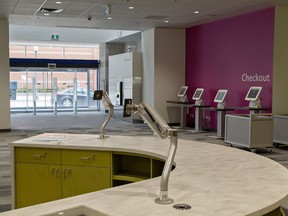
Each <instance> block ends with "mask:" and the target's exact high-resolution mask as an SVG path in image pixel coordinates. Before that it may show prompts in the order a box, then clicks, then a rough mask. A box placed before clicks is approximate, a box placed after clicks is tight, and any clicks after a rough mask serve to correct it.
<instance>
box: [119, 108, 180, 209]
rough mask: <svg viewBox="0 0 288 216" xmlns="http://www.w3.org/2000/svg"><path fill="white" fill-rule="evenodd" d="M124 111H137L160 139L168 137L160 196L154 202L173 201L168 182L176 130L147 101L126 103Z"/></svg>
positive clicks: (175, 143) (173, 155) (166, 202)
mask: <svg viewBox="0 0 288 216" xmlns="http://www.w3.org/2000/svg"><path fill="white" fill-rule="evenodd" d="M125 111H127V112H128V113H139V115H140V116H141V118H142V119H143V120H144V122H145V123H147V124H148V126H149V127H150V128H151V129H152V130H153V132H154V133H155V134H156V135H158V136H159V137H160V138H162V139H166V138H167V137H169V138H170V148H169V152H168V155H167V158H166V161H165V165H164V168H163V171H162V177H161V183H160V196H159V198H156V199H155V202H156V203H158V204H171V203H173V202H174V201H173V199H171V198H169V197H168V182H169V176H170V172H171V169H172V165H173V161H174V157H175V154H176V150H177V141H178V139H177V130H175V129H171V128H170V127H169V126H168V124H167V123H166V122H165V121H164V120H163V119H162V117H161V116H160V115H159V114H158V113H157V111H156V110H155V109H154V108H152V107H151V106H150V105H149V104H147V103H141V104H139V105H133V104H128V105H127V106H124V112H125Z"/></svg>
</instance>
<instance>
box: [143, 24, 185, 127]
mask: <svg viewBox="0 0 288 216" xmlns="http://www.w3.org/2000/svg"><path fill="white" fill-rule="evenodd" d="M142 49H143V100H144V101H146V102H148V103H150V104H151V105H152V106H154V107H155V109H156V110H157V111H158V112H159V114H160V115H161V116H162V117H163V118H164V119H165V120H166V121H167V122H168V123H177V122H179V120H180V111H179V107H175V106H174V107H169V104H168V106H167V103H166V101H167V100H178V98H177V93H178V91H179V89H180V87H181V86H182V85H184V84H185V29H165V28H156V29H150V30H147V31H144V32H143V33H142Z"/></svg>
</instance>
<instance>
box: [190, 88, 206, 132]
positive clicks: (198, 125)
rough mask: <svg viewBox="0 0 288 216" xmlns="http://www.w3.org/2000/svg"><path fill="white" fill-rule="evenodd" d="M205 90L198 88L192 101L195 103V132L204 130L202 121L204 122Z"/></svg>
mask: <svg viewBox="0 0 288 216" xmlns="http://www.w3.org/2000/svg"><path fill="white" fill-rule="evenodd" d="M203 92H204V89H203V88H197V89H196V90H195V92H194V94H193V96H192V100H194V101H195V103H194V107H195V131H201V130H202V121H203V109H202V107H203V106H204V100H203V99H202V95H203Z"/></svg>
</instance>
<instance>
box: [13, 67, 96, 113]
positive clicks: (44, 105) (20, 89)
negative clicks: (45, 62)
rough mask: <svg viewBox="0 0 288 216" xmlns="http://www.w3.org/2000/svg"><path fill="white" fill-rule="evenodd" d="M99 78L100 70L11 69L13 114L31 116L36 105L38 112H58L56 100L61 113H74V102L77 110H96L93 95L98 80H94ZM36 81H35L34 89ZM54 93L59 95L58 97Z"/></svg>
mask: <svg viewBox="0 0 288 216" xmlns="http://www.w3.org/2000/svg"><path fill="white" fill-rule="evenodd" d="M91 76H92V80H91ZM97 77H98V76H97V70H90V69H54V70H49V69H47V68H46V69H41V68H38V69H29V68H28V69H19V68H18V69H17V70H15V69H14V70H13V69H12V71H11V73H10V80H11V82H10V89H11V90H10V107H11V111H26V112H30V111H33V109H34V107H33V106H34V104H36V112H40V111H48V112H50V111H53V110H54V111H55V103H54V102H55V101H54V100H56V101H57V110H58V111H61V110H62V111H63V110H68V111H69V110H71V111H72V110H73V109H75V107H73V106H74V98H75V99H76V100H75V101H77V103H75V104H76V105H77V107H76V109H78V110H79V109H97V105H98V104H97V103H96V101H93V93H94V90H96V87H97V80H94V78H97ZM33 80H36V84H35V83H34V87H33ZM75 80H77V82H75ZM75 83H76V85H75ZM55 85H56V86H55ZM55 88H56V89H55ZM74 91H75V93H76V95H75V96H76V97H75V96H74V94H75V93H74ZM33 92H34V94H35V96H33ZM53 93H54V94H55V93H56V94H55V97H53ZM34 99H35V101H36V103H34Z"/></svg>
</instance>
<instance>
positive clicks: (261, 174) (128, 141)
mask: <svg viewBox="0 0 288 216" xmlns="http://www.w3.org/2000/svg"><path fill="white" fill-rule="evenodd" d="M53 136H54V135H53V134H43V135H39V136H35V137H31V138H28V139H24V140H20V141H17V142H14V143H12V144H11V148H12V150H13V148H14V147H17V146H18V147H21V146H24V147H38V148H58V149H59V148H60V149H83V150H87V149H91V150H100V151H101V150H103V151H117V152H130V153H137V154H144V155H148V156H152V157H156V158H160V159H163V158H165V157H166V155H167V152H168V148H169V140H160V139H159V138H157V137H152V136H145V137H142V136H129V137H128V136H110V138H108V139H106V140H99V139H98V137H99V136H98V135H83V134H82V135H75V134H63V135H61V136H60V137H63V139H62V138H61V140H58V141H57V140H55V141H53ZM57 137H59V135H57ZM49 139H50V141H49ZM12 156H13V154H12ZM12 162H13V157H12ZM175 163H176V168H175V169H174V170H173V171H172V172H171V176H170V181H169V197H171V198H172V199H174V203H175V204H177V203H184V204H189V205H191V207H192V208H191V209H189V210H176V209H174V208H173V207H172V206H173V205H159V204H156V203H155V202H154V199H155V198H156V197H158V196H159V191H160V177H156V178H153V179H149V180H144V181H140V182H136V183H131V184H127V185H123V186H119V187H113V188H110V189H105V190H101V191H97V192H92V193H88V194H83V195H79V196H75V197H70V198H65V199H60V200H57V201H52V202H48V203H43V204H39V205H35V206H31V207H26V208H22V209H17V210H12V211H8V212H4V213H0V215H1V216H27V215H33V216H37V215H46V214H48V215H49V214H51V213H52V212H60V211H62V210H64V209H69V208H75V207H79V206H86V207H88V208H90V209H95V210H97V211H99V212H102V214H97V215H104V214H105V215H115V216H116V215H117V216H119V215H121V216H124V215H125V216H126V215H129V216H130V215H131V216H132V215H133V216H134V215H137V216H142V215H143V216H147V215H149V216H154V215H155V216H159V215H165V216H169V215H171V216H175V215H181V216H184V215H187V216H188V215H189V216H191V215H196V216H202V215H209V216H210V215H213V216H226V215H227V216H228V215H229V216H231V215H233V216H243V215H250V216H253V215H255V216H256V215H265V214H267V213H268V212H271V211H273V210H274V209H277V208H278V207H279V206H281V205H282V204H283V203H284V202H285V201H286V200H287V198H288V197H287V195H288V170H287V169H286V168H285V167H284V166H282V165H280V164H279V163H277V162H275V161H272V160H270V159H268V158H265V157H262V156H259V155H257V154H253V153H251V152H246V151H242V150H239V149H236V148H230V147H225V146H220V145H213V144H208V143H202V142H194V141H186V140H181V139H180V140H178V151H177V153H176V157H175ZM12 167H13V166H12ZM14 177H15V176H12V178H14ZM12 190H14V189H13V188H12ZM12 198H13V197H12ZM278 215H279V214H278Z"/></svg>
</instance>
